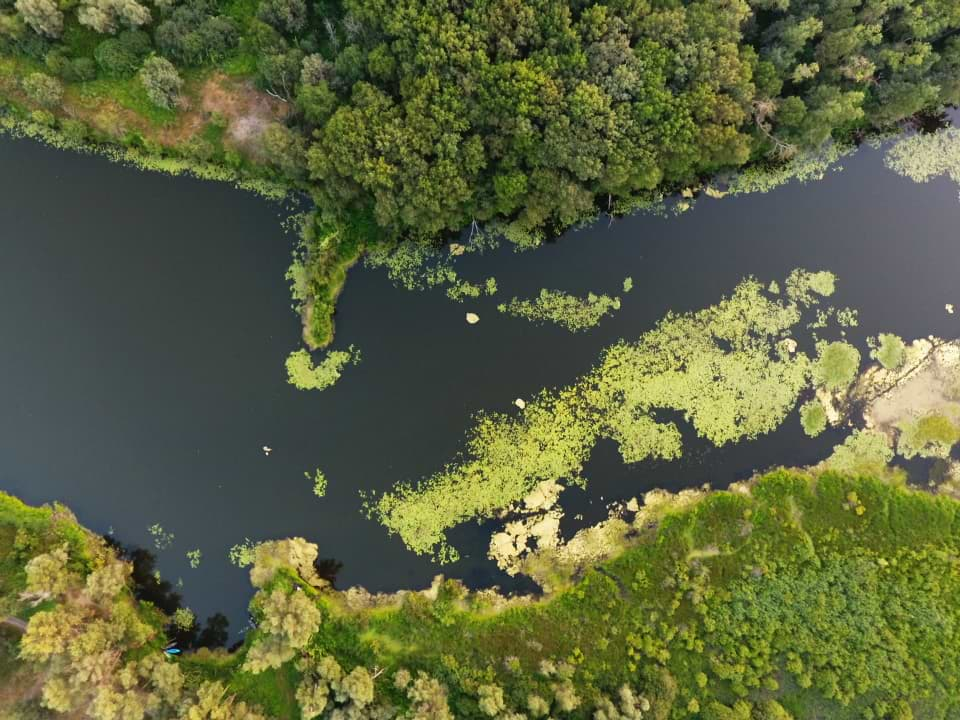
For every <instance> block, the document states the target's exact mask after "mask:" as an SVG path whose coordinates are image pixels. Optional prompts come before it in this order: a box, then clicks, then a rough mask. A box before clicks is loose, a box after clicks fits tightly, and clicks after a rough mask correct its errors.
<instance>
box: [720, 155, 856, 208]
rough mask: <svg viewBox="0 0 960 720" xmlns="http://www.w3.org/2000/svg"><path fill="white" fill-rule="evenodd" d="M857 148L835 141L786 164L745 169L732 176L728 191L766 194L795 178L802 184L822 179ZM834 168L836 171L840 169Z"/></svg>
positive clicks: (728, 192)
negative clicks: (841, 159) (839, 161)
mask: <svg viewBox="0 0 960 720" xmlns="http://www.w3.org/2000/svg"><path fill="white" fill-rule="evenodd" d="M854 149H855V148H854V147H851V146H845V145H843V146H842V145H838V144H836V143H833V144H831V145H828V146H825V147H823V148H821V149H820V150H817V151H813V152H809V153H802V154H800V155H797V156H796V157H794V158H793V159H792V160H790V161H789V162H786V163H781V164H776V165H753V166H750V167H747V168H744V169H742V170H740V171H738V172H737V174H736V175H734V176H733V179H732V180H731V181H730V185H729V187H728V188H727V192H726V194H727V195H743V194H745V193H757V192H760V193H765V192H770V191H771V190H773V189H775V188H778V187H780V186H781V185H786V184H787V183H788V182H791V181H793V180H796V181H797V182H801V183H807V182H810V181H812V180H822V179H823V178H824V177H826V175H827V172H828V171H829V170H830V169H831V167H832V166H834V165H835V164H836V163H837V161H838V160H840V158H842V157H844V156H845V155H849V154H850V153H852V152H853V151H854ZM833 169H834V170H835V171H837V170H840V169H841V168H833Z"/></svg>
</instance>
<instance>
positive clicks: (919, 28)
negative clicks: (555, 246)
mask: <svg viewBox="0 0 960 720" xmlns="http://www.w3.org/2000/svg"><path fill="white" fill-rule="evenodd" d="M958 27H960V16H958V14H957V13H956V12H955V11H954V9H953V8H952V6H951V5H950V4H949V3H946V4H945V3H942V2H938V1H937V0H905V2H897V3H892V2H887V1H886V0H882V1H880V2H870V3H846V4H844V3H841V4H837V2H836V1H835V0H803V1H802V2H794V3H786V2H778V1H771V0H753V1H752V2H751V1H748V0H736V2H734V3H733V4H729V3H720V2H716V0H695V1H693V2H689V3H680V4H677V3H660V4H657V3H649V2H646V1H645V0H644V1H641V0H611V1H610V2H607V3H602V4H595V5H581V4H577V3H571V2H569V0H535V1H534V2H527V3H518V2H516V1H515V0H490V1H489V2H486V1H485V2H468V3H466V4H458V3H451V2H440V3H433V4H431V3H427V2H422V0H413V2H412V4H411V3H401V4H399V5H398V4H396V3H392V2H384V1H383V0H342V1H340V2H332V3H312V2H305V0H249V1H248V2H239V1H229V2H228V0H181V1H176V0H157V1H156V2H154V3H146V2H139V1H138V0H82V1H81V2H68V3H56V2H52V1H51V0H3V2H2V3H0V57H2V58H4V60H5V61H9V63H10V64H9V65H5V68H9V74H10V75H12V76H13V78H15V79H16V80H17V81H18V82H15V83H6V82H4V83H0V97H2V98H3V102H4V104H5V105H6V106H9V110H10V111H11V112H13V113H15V114H17V116H18V117H20V118H21V119H24V118H29V117H33V118H34V119H35V120H38V119H39V120H42V121H43V123H44V124H46V125H49V126H56V127H57V128H58V129H59V130H61V131H63V132H64V133H65V134H69V135H71V136H72V137H74V138H75V139H76V142H91V141H99V142H102V141H109V142H114V143H118V144H123V145H125V146H127V147H136V148H138V149H139V150H141V151H143V152H145V153H146V154H147V155H149V156H152V157H161V156H164V157H170V156H175V157H177V158H178V159H179V160H180V161H181V162H194V163H200V164H203V163H213V164H215V165H216V166H218V167H220V168H224V169H229V170H230V171H231V172H230V174H231V175H232V174H234V173H237V172H239V173H240V174H241V175H243V176H246V177H257V178H269V179H271V180H274V181H278V182H280V183H282V184H283V185H284V186H285V187H287V188H290V187H296V188H305V189H307V190H309V191H310V192H311V194H312V196H313V198H314V199H315V201H316V203H317V205H318V207H319V211H320V217H321V220H320V224H321V225H322V227H323V228H324V230H323V232H322V233H321V234H320V235H319V236H318V239H319V238H321V237H333V238H335V240H334V242H332V243H329V244H328V245H326V246H324V247H323V248H322V249H318V252H317V253H314V254H313V255H312V258H311V260H310V265H309V272H308V275H309V276H310V282H309V284H308V286H307V292H308V297H309V298H310V300H309V302H308V303H306V304H305V309H306V310H308V312H306V313H305V316H304V319H305V326H306V328H307V332H306V336H307V339H308V341H309V342H310V344H311V345H312V346H313V347H321V346H324V345H326V344H328V343H329V342H330V338H331V337H332V334H333V323H332V308H333V305H334V303H335V301H336V297H337V294H338V292H339V289H340V288H341V287H342V284H343V278H344V274H345V271H346V269H347V268H348V267H349V266H350V264H351V263H352V262H354V261H355V260H356V258H357V257H359V256H360V255H361V254H362V253H363V252H365V251H367V250H369V249H370V247H371V246H372V245H375V244H378V243H380V242H387V243H393V242H396V241H397V240H398V239H411V238H412V239H418V240H424V239H427V240H436V239H438V238H440V237H442V236H444V235H445V234H448V233H451V232H455V231H458V230H460V229H462V228H464V227H466V226H468V225H473V224H474V223H487V224H489V225H490V226H492V227H496V228H498V229H499V231H501V232H502V233H503V234H504V235H505V236H506V237H508V238H510V239H512V240H515V241H517V242H520V243H522V244H530V243H531V242H536V241H537V240H538V239H542V238H543V237H545V235H546V234H547V233H553V232H555V231H556V230H558V229H560V228H563V227H566V226H569V225H571V224H572V223H575V222H577V221H578V220H580V219H582V218H586V217H590V216H593V215H594V214H595V213H596V212H597V211H598V210H599V209H604V210H610V211H616V210H618V209H624V208H630V207H636V206H637V204H638V203H641V204H642V203H643V202H645V201H646V200H647V199H649V197H650V196H651V195H652V193H653V191H654V190H655V189H658V188H659V189H664V188H666V189H679V188H689V187H692V186H696V185H698V184H699V183H700V182H701V181H702V179H703V178H704V177H706V176H709V175H711V174H713V173H715V172H718V171H721V170H725V169H730V168H739V167H743V166H745V165H747V164H752V166H753V167H755V168H757V169H759V170H762V171H763V172H760V173H759V174H758V173H752V172H751V173H745V174H744V175H743V176H742V177H741V178H740V180H739V181H738V183H739V184H737V183H735V187H733V188H731V190H732V191H734V192H736V191H738V189H739V190H742V189H743V188H744V187H757V186H758V184H757V180H758V178H766V179H765V180H763V182H767V181H768V180H767V179H769V177H770V175H769V173H768V172H767V171H768V170H769V169H770V168H771V167H775V166H777V165H778V164H779V163H782V162H783V161H785V160H789V159H791V158H798V159H800V162H799V164H800V165H801V167H800V168H799V169H798V170H797V171H796V172H794V171H793V170H786V171H783V172H781V175H782V176H783V177H790V176H794V175H800V176H806V175H809V174H810V173H811V172H813V173H814V174H815V173H816V172H817V170H816V168H819V167H821V165H822V164H818V163H817V162H814V163H813V164H812V165H811V164H810V163H809V162H808V161H807V160H806V158H809V157H822V156H823V154H824V153H827V154H829V153H832V152H835V150H834V149H831V148H829V147H828V148H827V149H826V150H825V149H824V148H825V146H828V145H829V144H830V141H831V140H839V141H845V140H848V139H851V138H855V137H858V136H859V135H861V134H863V133H865V132H870V131H871V130H874V129H878V128H888V127H891V126H893V125H894V124H895V123H897V122H898V121H900V120H903V119H904V118H908V117H910V116H913V115H915V114H917V113H919V112H921V111H925V110H935V109H937V108H939V107H940V106H942V105H943V104H945V103H954V102H958V101H960V83H958V81H957V77H958V76H960V72H958V69H960V39H958V37H957V36H956V31H957V29H958ZM151 55H155V56H156V57H157V60H156V61H149V65H148V66H147V67H146V68H145V69H144V70H143V71H141V68H142V67H143V64H144V62H145V61H147V58H149V57H150V56H151ZM161 61H163V62H167V61H168V62H169V63H171V66H167V65H161ZM161 70H162V72H161ZM39 72H42V73H45V75H46V76H48V77H49V78H50V80H52V81H56V82H59V83H61V84H62V87H63V92H62V94H61V95H59V96H58V93H57V92H56V86H55V85H54V84H53V83H52V82H50V81H48V80H42V81H40V82H38V81H37V78H36V77H35V75H36V74H37V73H39ZM138 72H139V73H140V77H141V79H142V80H143V84H141V82H139V81H138V80H137V79H136V77H135V76H136V75H137V74H138ZM220 73H223V74H226V75H229V76H230V77H234V78H239V79H240V80H242V82H239V83H238V84H236V85H233V86H229V87H228V86H222V87H221V90H222V91H223V92H224V93H225V94H226V95H230V94H231V93H232V94H243V93H246V92H248V91H249V90H250V85H251V84H252V83H255V84H256V86H257V87H258V88H259V89H260V91H261V92H262V93H265V94H269V95H270V96H273V97H274V98H276V99H278V100H279V101H282V104H283V106H284V108H285V110H284V111H283V112H278V113H277V114H276V115H275V116H274V117H272V118H270V119H271V120H272V122H263V119H262V118H255V120H256V122H252V123H251V122H250V119H249V118H246V117H238V118H235V120H236V122H238V123H240V124H242V125H243V126H244V127H248V126H249V127H250V128H252V129H251V130H250V131H249V132H247V131H246V130H245V131H244V137H245V140H244V141H243V142H234V141H231V142H228V143H226V144H225V145H224V144H223V143H222V142H211V141H210V140H209V139H208V138H207V137H205V134H204V133H205V131H204V122H199V123H198V122H195V121H194V120H195V118H191V119H190V121H189V122H186V121H184V114H185V113H193V114H197V115H200V116H201V118H200V119H201V120H207V119H209V118H207V117H205V115H207V114H209V113H207V112H205V111H201V110H200V109H199V108H201V107H203V105H204V97H202V95H203V91H202V88H203V87H204V85H203V81H204V80H205V79H209V78H211V77H213V76H214V75H215V74H218V75H219V74H220ZM27 78H33V80H29V81H28V80H27ZM178 79H182V80H183V86H182V87H181V86H180V85H179V83H178ZM178 93H179V94H181V95H183V96H185V102H184V103H183V107H182V108H177V109H173V107H172V106H173V102H174V99H175V97H176V96H177V95H178ZM262 97H265V95H264V96H262ZM227 99H228V100H229V98H227ZM228 104H229V103H228ZM36 111H40V114H39V115H36V114H35V113H36ZM178 124H179V125H178ZM173 125H178V127H179V128H180V130H181V131H182V134H181V132H179V131H178V132H170V131H169V130H170V127H171V126H173ZM952 137H953V136H952V135H949V134H944V135H942V136H940V137H939V138H938V139H937V140H931V139H928V138H925V137H923V136H921V137H918V138H917V139H915V140H913V141H911V142H912V144H911V145H909V146H904V149H903V150H902V151H897V152H895V153H894V154H893V155H892V156H891V163H893V164H894V165H895V166H896V167H902V168H904V172H907V173H908V174H910V175H911V176H916V177H921V176H922V177H929V176H931V175H932V174H936V173H939V172H949V173H953V169H951V168H952V166H951V165H950V162H952V161H950V160H944V159H943V157H944V156H945V155H944V151H946V150H950V149H951V148H953V145H954V144H955V143H953V142H952ZM918 151H922V152H918ZM811 153H812V154H811ZM953 154H955V153H953ZM922 157H926V158H930V159H929V160H923V161H922V162H921V158H922ZM951 157H952V155H951ZM898 158H899V159H898ZM954 164H955V163H954ZM153 166H154V167H163V164H162V163H156V164H154V165H153ZM810 168H814V169H813V170H812V171H811V169H810ZM777 172H780V171H779V170H776V169H775V174H776V173H777ZM208 176H209V173H208ZM761 184H762V183H761ZM358 218H362V221H358ZM474 227H476V226H474ZM305 267H306V266H305Z"/></svg>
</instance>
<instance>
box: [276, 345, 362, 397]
mask: <svg viewBox="0 0 960 720" xmlns="http://www.w3.org/2000/svg"><path fill="white" fill-rule="evenodd" d="M358 362H360V353H359V352H358V351H357V350H356V349H355V348H354V347H353V346H352V345H351V346H350V347H349V348H348V349H347V350H335V351H332V352H329V353H327V355H326V357H324V358H323V360H321V361H320V362H319V363H318V364H317V365H314V364H313V358H311V357H310V353H308V352H307V351H306V350H297V351H295V352H292V353H290V355H289V356H288V357H287V361H286V367H287V382H289V383H290V384H291V385H293V386H294V387H296V388H297V389H298V390H325V389H326V388H328V387H330V386H331V385H333V384H334V383H335V382H337V380H339V379H340V375H341V373H342V372H343V368H344V367H346V365H347V364H348V363H353V364H356V363H358Z"/></svg>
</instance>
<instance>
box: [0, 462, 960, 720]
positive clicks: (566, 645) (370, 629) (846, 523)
mask: <svg viewBox="0 0 960 720" xmlns="http://www.w3.org/2000/svg"><path fill="white" fill-rule="evenodd" d="M0 507H2V512H0V525H2V528H0V535H2V537H3V538H5V540H4V548H3V553H0V556H2V558H3V574H2V586H0V587H2V588H3V602H4V603H5V604H6V605H5V606H6V607H12V608H14V609H15V611H16V613H17V614H20V613H24V611H25V610H26V606H25V605H24V604H23V602H22V601H20V600H18V599H17V597H18V596H19V595H20V594H21V593H22V592H23V590H24V589H25V588H26V587H27V584H28V582H33V583H34V584H36V583H37V582H46V583H48V584H50V583H52V582H55V581H54V580H51V577H54V578H55V577H60V575H58V574H57V573H54V574H53V576H51V575H50V573H49V572H47V573H46V574H45V575H44V576H42V577H41V579H40V580H37V579H36V576H37V572H36V569H37V567H38V563H39V562H40V561H37V560H31V557H37V554H41V555H42V554H43V553H44V552H46V553H47V555H44V557H50V555H49V553H50V552H51V551H52V550H54V549H55V548H56V547H58V546H59V543H60V542H61V540H62V539H63V538H65V537H69V538H73V540H74V544H72V545H70V558H71V559H70V560H68V562H67V564H66V566H64V567H66V568H67V572H68V573H78V576H77V577H78V578H80V579H79V580H77V581H70V582H79V581H82V576H83V575H84V574H85V573H88V572H90V571H91V568H92V569H94V570H95V569H96V568H97V567H100V568H103V567H109V566H110V562H111V561H110V560H109V558H105V557H103V556H102V555H99V554H98V553H97V552H95V551H94V550H95V548H96V547H97V541H96V539H95V538H94V537H93V536H91V535H88V534H86V533H84V532H83V531H82V529H80V528H79V526H77V525H76V521H75V520H73V519H72V518H71V517H69V515H67V514H66V513H65V511H63V510H62V509H32V508H28V507H26V506H24V505H22V504H21V503H19V502H18V501H16V500H14V499H12V498H10V497H9V496H3V497H2V498H0ZM958 530H960V503H957V502H956V501H953V500H950V499H947V498H945V497H935V496H931V495H929V494H926V493H922V492H918V491H915V490H910V489H907V488H906V487H904V486H902V485H899V484H897V483H896V481H892V480H882V479H877V478H870V477H861V478H857V479H854V478H849V477H843V476H839V475H834V474H831V473H822V474H813V473H803V472H797V471H776V472H772V473H769V474H767V475H764V476H762V477H758V478H756V479H754V480H752V481H750V482H748V483H742V484H738V485H736V486H734V487H732V488H731V489H730V490H729V491H724V492H713V493H707V494H704V495H702V496H701V497H699V498H698V499H697V500H696V501H695V502H683V503H679V504H674V503H673V502H670V501H667V502H665V503H663V504H661V505H660V506H658V508H657V509H656V510H655V511H654V512H652V513H647V514H645V515H643V518H642V522H641V523H640V524H639V525H637V526H636V527H635V528H634V532H633V534H632V539H631V540H630V543H629V545H628V546H627V547H626V548H625V549H624V550H623V551H622V553H621V554H620V555H619V556H618V557H615V558H613V559H611V560H609V561H608V562H605V563H604V564H603V565H602V566H600V567H598V568H596V569H587V570H586V571H585V573H584V574H583V575H582V576H581V577H579V578H575V579H574V580H575V581H574V583H573V584H572V585H570V586H569V589H566V590H563V591H560V592H557V593H555V594H553V595H552V596H548V597H547V598H545V599H543V600H540V601H533V600H531V599H529V598H522V597H521V598H514V599H505V598H502V597H500V596H498V595H496V594H494V593H491V592H478V593H471V592H468V591H466V590H465V589H464V588H463V587H462V586H461V585H460V584H459V583H456V582H451V581H439V580H438V582H437V583H435V584H434V585H433V587H432V588H430V589H429V590H427V591H424V592H400V593H396V594H393V595H388V596H371V595H369V594H367V593H364V592H363V591H361V590H357V589H353V590H348V591H343V592H337V591H333V590H330V589H329V588H327V587H326V586H325V583H324V582H323V581H322V580H320V579H319V578H318V576H316V575H315V570H314V568H313V565H312V559H315V558H316V550H315V548H314V549H311V546H310V545H309V544H306V543H303V542H302V541H293V542H292V543H291V542H281V543H267V544H265V545H262V546H261V548H260V549H259V550H258V551H257V553H256V557H255V559H254V564H253V566H252V570H251V578H252V580H253V582H254V584H255V585H256V586H257V587H258V588H259V591H258V593H257V595H256V597H255V598H254V600H253V603H252V606H251V607H252V610H253V613H254V616H255V617H256V618H257V624H258V626H259V627H258V629H257V630H256V631H254V632H252V633H250V634H248V637H247V640H246V643H245V645H244V646H243V647H242V648H241V649H240V650H239V651H238V653H236V654H234V655H224V654H222V651H216V652H213V653H211V652H209V651H205V650H201V651H198V652H196V653H192V654H188V655H185V656H183V657H182V658H178V659H169V660H167V661H165V663H164V666H165V667H167V668H170V672H174V670H173V668H177V669H178V672H179V675H180V676H182V678H183V681H182V691H181V692H182V693H185V694H186V695H189V693H191V692H194V691H195V689H196V688H199V687H201V685H202V683H204V682H210V681H214V680H216V681H219V682H221V683H224V686H225V688H226V690H225V692H223V693H222V694H221V696H222V697H224V698H226V697H233V698H234V700H233V702H234V703H240V702H241V701H242V702H246V703H247V704H248V705H251V706H252V705H253V704H256V705H259V706H260V707H261V709H262V711H263V712H265V713H267V714H269V715H270V716H271V717H275V718H278V719H287V718H289V719H291V720H292V719H293V718H296V717H298V716H302V717H313V716H314V714H313V712H309V711H308V712H303V711H298V709H297V707H296V705H297V703H299V704H300V705H301V708H304V709H305V708H308V707H312V708H314V709H316V708H321V709H322V710H323V711H324V712H330V711H333V710H339V711H340V712H345V713H348V714H353V715H359V716H364V717H380V716H387V715H389V714H393V713H396V712H397V711H399V712H401V714H404V716H406V717H423V718H443V717H451V716H452V717H457V718H484V717H495V716H496V717H531V718H532V717H540V716H541V715H546V714H550V715H551V716H553V717H572V718H580V717H583V718H586V717H601V716H602V717H621V716H626V717H634V716H636V717H641V716H642V717H652V718H664V719H666V718H683V717H690V718H698V717H699V718H709V719H721V718H724V719H725V718H741V717H742V718H750V717H763V718H790V717H793V718H797V719H798V720H799V719H800V718H812V717H816V716H823V715H827V716H829V717H831V718H838V719H843V718H863V717H871V718H897V719H898V720H902V719H904V718H911V717H917V718H920V717H922V718H924V719H925V720H926V719H928V718H949V717H952V716H953V714H954V713H956V712H957V709H958V707H960V687H958V685H957V681H956V678H957V674H956V669H957V668H958V667H960V651H958V650H957V647H960V645H958V643H957V640H960V637H958V634H960V630H958V628H960V608H958V606H957V604H956V602H955V598H956V593H957V592H958V591H960V581H958V580H957V577H958V574H957V572H956V570H957V568H956V567H955V566H956V560H955V558H956V557H957V554H958V552H960V535H958ZM14 537H16V538H17V541H16V543H14V542H13V538H14ZM98 558H99V559H98ZM44 562H46V563H47V564H48V566H49V563H50V562H51V561H44ZM25 568H28V571H27V572H26V573H25V570H24V569H25ZM29 568H33V570H29ZM31 573H32V574H31ZM29 577H33V578H34V579H33V580H32V581H31V580H28V578H29ZM87 587H88V588H89V587H90V581H87ZM32 589H33V590H34V591H36V590H37V588H36V587H33V588H32ZM61 592H63V590H61ZM60 597H62V598H63V599H61V600H58V601H57V602H56V603H55V604H54V605H50V604H49V602H48V604H46V605H44V606H42V608H41V609H40V610H39V612H35V613H34V614H33V615H32V616H31V617H30V626H29V628H28V631H27V633H26V635H25V639H24V640H23V641H21V642H25V643H27V645H28V646H29V645H31V643H32V642H35V641H36V640H38V639H39V637H38V636H37V633H38V632H40V629H39V625H36V624H37V623H39V622H40V620H41V619H45V618H46V617H47V616H49V615H50V613H51V612H54V613H56V612H63V611H62V610H58V609H57V608H59V607H64V608H68V607H72V605H71V603H72V600H70V599H69V598H70V597H71V596H70V595H69V594H68V595H65V596H60ZM784 597H790V598H792V599H791V601H790V602H787V603H785V602H783V598H784ZM113 612H114V613H116V611H113ZM137 612H138V613H140V614H143V613H146V615H144V616H143V617H145V618H149V617H151V616H153V614H154V613H155V612H156V611H154V610H151V609H150V608H149V607H148V606H145V605H143V604H142V603H141V606H140V609H139V610H138V611H137ZM277 613H279V615H278V614H277ZM290 613H293V615H290ZM288 615H290V617H291V618H292V617H294V616H296V617H299V618H300V623H299V624H297V625H293V626H290V625H286V624H283V623H281V624H278V623H280V618H281V617H285V616H288ZM114 616H115V615H114ZM38 618H39V619H38ZM167 621H168V622H169V618H168V620H167ZM155 622H156V621H154V623H155ZM35 625H36V627H35ZM81 625H82V623H81ZM162 625H163V623H160V625H156V624H154V625H152V626H153V627H155V628H157V629H158V630H159V628H160V627H161V626H162ZM295 627H299V628H301V630H302V628H307V629H308V630H307V632H306V635H304V634H303V632H301V631H298V633H296V634H293V635H290V634H288V633H291V632H292V629H293V628H295ZM80 630H81V632H88V631H84V630H83V628H82V627H81V628H80ZM169 631H170V629H169V626H168V629H167V632H169ZM163 634H164V633H160V634H158V635H153V638H154V639H153V640H147V641H146V644H144V645H143V650H141V651H138V652H136V653H135V654H136V656H140V657H144V656H143V651H144V650H147V649H148V648H151V647H152V648H154V650H153V651H152V652H159V648H161V647H162V645H163V643H164V640H163ZM465 639H466V640H467V641H466V642H465ZM124 642H129V640H125V641H124ZM142 643H143V641H142V640H141V644H142ZM264 643H267V644H268V645H269V646H270V648H271V650H270V651H269V653H268V654H267V655H263V653H262V652H261V651H262V650H263V649H264V648H265V647H266V646H265V645H264ZM131 649H132V648H131ZM59 652H66V648H65V647H64V649H63V650H62V651H57V650H56V649H55V648H54V652H53V654H52V655H48V658H49V659H48V660H47V661H46V662H40V663H38V664H34V665H32V666H30V667H31V668H32V669H31V672H33V673H36V674H37V677H38V679H40V678H44V677H46V678H48V680H47V682H49V678H50V677H52V676H51V673H54V675H56V670H55V668H57V667H60V666H62V661H61V660H57V659H56V658H57V657H58V653H59ZM254 655H256V656H258V657H261V656H262V657H263V658H265V659H264V660H259V661H258V662H257V664H252V659H251V658H252V657H253V656H254ZM294 660H295V662H294ZM141 662H143V661H141ZM119 670H120V667H119V666H118V667H117V668H115V669H114V670H111V671H109V672H107V673H106V674H105V675H103V676H101V679H100V680H99V681H97V683H96V685H97V688H101V687H106V686H109V685H110V684H111V683H114V682H117V681H118V676H117V675H116V674H115V673H116V672H119ZM254 670H256V671H257V672H254ZM148 684H149V683H148ZM21 685H22V684H21ZM97 688H93V687H88V688H87V689H88V690H96V689H97ZM144 691H146V689H145V690H144ZM38 699H39V698H38V697H37V696H35V695H34V696H33V697H32V699H31V698H30V697H23V698H21V699H20V700H22V701H25V702H27V703H28V704H29V703H31V702H36V701H37V700H38ZM188 702H189V701H188ZM174 705H175V704H174ZM20 707H26V706H20ZM173 707H174V706H173V705H171V708H173ZM388 708H389V710H388ZM170 712H171V713H172V715H171V716H176V711H175V709H171V711H170ZM298 712H300V715H298ZM598 712H600V713H603V714H602V715H597V713H598Z"/></svg>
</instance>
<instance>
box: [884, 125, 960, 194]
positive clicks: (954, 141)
mask: <svg viewBox="0 0 960 720" xmlns="http://www.w3.org/2000/svg"><path fill="white" fill-rule="evenodd" d="M883 161H884V163H885V164H886V166H887V167H888V168H890V169H891V170H893V171H894V172H895V173H897V174H898V175H902V176H903V177H906V178H910V179H911V180H913V181H914V182H918V183H925V182H928V181H930V180H932V179H933V178H935V177H939V176H941V175H946V176H947V177H949V178H950V179H951V180H952V181H953V182H955V183H958V184H960V128H955V127H948V128H944V129H943V130H939V131H937V132H935V133H925V134H917V135H911V136H910V137H907V138H903V139H902V140H898V141H897V142H896V143H894V144H893V145H892V146H891V147H890V149H889V150H887V154H886V156H885V157H884V159H883Z"/></svg>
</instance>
